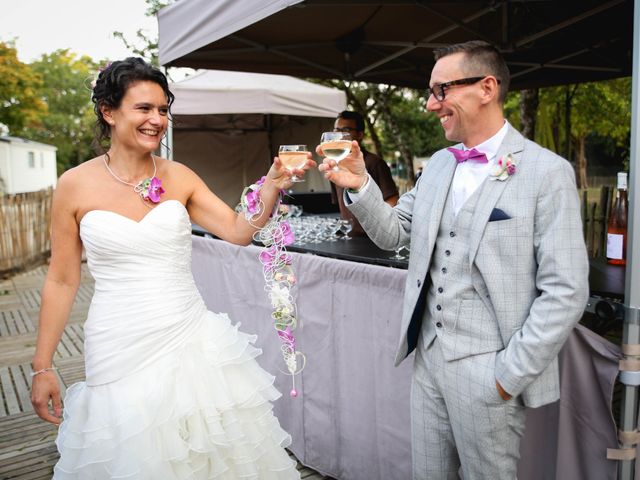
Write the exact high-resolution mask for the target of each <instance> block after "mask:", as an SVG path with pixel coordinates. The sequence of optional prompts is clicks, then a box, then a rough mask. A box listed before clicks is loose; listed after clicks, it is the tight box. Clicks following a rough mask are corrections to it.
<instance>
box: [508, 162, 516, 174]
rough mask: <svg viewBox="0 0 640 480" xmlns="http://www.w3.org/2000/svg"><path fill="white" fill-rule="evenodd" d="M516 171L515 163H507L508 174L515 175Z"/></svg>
mask: <svg viewBox="0 0 640 480" xmlns="http://www.w3.org/2000/svg"><path fill="white" fill-rule="evenodd" d="M514 173H516V166H515V165H514V164H513V163H509V164H508V165H507V174H508V175H513V174H514Z"/></svg>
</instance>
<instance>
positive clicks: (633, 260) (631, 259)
mask: <svg viewBox="0 0 640 480" xmlns="http://www.w3.org/2000/svg"><path fill="white" fill-rule="evenodd" d="M639 45H640V0H635V2H634V14H633V70H632V77H631V82H632V86H631V132H630V133H631V154H630V161H629V217H628V218H629V220H628V224H627V234H628V237H627V267H626V279H625V292H624V302H625V316H624V330H623V334H622V343H623V345H637V344H639V343H640V205H639V204H638V203H639V200H638V199H640V196H639V194H640V168H639V167H640V152H639V151H638V147H639V145H638V140H639V139H640V122H639V121H638V120H639V119H638V115H639V114H640V48H638V46H639ZM623 358H625V359H627V358H629V359H630V360H637V359H639V358H640V357H638V356H633V355H623ZM620 382H621V383H623V384H624V389H623V396H622V407H621V413H620V430H622V431H623V432H632V431H634V430H635V429H636V428H637V426H638V420H637V415H638V385H640V372H637V371H631V372H625V371H623V372H620ZM621 446H622V448H633V449H635V447H636V445H633V444H626V445H625V444H624V443H623V444H622V445H621ZM634 470H635V460H623V461H621V462H620V467H619V468H618V478H619V479H620V480H633V478H634Z"/></svg>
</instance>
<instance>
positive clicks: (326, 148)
mask: <svg viewBox="0 0 640 480" xmlns="http://www.w3.org/2000/svg"><path fill="white" fill-rule="evenodd" d="M320 149H321V150H322V153H323V154H324V156H325V157H327V158H330V159H332V160H335V161H336V163H338V162H340V160H342V159H343V158H345V157H346V156H347V155H349V152H350V151H351V135H350V134H349V133H348V132H324V133H323V134H322V136H321V137H320ZM333 169H334V170H336V171H337V170H338V167H337V166H335V167H333Z"/></svg>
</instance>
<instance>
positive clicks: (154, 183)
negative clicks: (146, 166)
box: [133, 176, 164, 203]
mask: <svg viewBox="0 0 640 480" xmlns="http://www.w3.org/2000/svg"><path fill="white" fill-rule="evenodd" d="M133 190H134V191H135V192H136V193H138V194H139V195H140V196H141V197H142V199H143V200H147V201H150V202H153V203H158V202H159V201H160V195H162V194H163V193H164V188H162V180H160V179H159V178H158V177H155V176H154V177H151V178H145V179H144V180H141V181H140V183H138V184H137V185H136V186H135V187H133Z"/></svg>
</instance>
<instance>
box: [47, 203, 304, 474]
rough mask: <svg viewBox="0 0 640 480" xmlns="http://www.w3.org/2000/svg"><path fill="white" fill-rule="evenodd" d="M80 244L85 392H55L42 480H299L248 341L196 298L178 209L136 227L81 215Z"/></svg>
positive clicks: (98, 213) (158, 210) (161, 211)
mask: <svg viewBox="0 0 640 480" xmlns="http://www.w3.org/2000/svg"><path fill="white" fill-rule="evenodd" d="M80 236H81V238H82V241H83V243H84V246H85V249H86V252H87V260H88V265H89V269H90V271H91V274H92V275H93V277H94V278H95V294H94V296H93V300H92V302H91V307H90V309H89V315H88V318H87V321H86V323H85V329H84V332H85V362H86V364H85V366H86V381H85V382H81V383H76V384H74V385H72V386H71V387H70V388H69V389H68V390H67V395H66V398H65V400H64V418H63V422H62V424H61V426H60V430H59V433H58V438H57V440H56V444H57V446H58V450H59V452H60V454H61V456H60V460H59V462H58V463H57V465H56V466H55V470H54V479H58V480H62V479H82V480H89V479H115V478H117V479H136V480H170V479H194V480H195V479H210V478H215V479H229V480H238V479H247V480H249V479H256V480H257V479H259V480H269V479H294V478H295V479H297V478H300V476H299V474H298V472H297V470H296V465H295V462H294V461H293V460H291V459H290V458H289V456H288V454H287V453H286V451H285V450H284V447H285V446H287V445H288V444H289V443H290V440H291V439H290V437H289V435H288V434H287V433H286V432H284V431H283V430H282V429H281V427H280V425H279V423H278V420H277V419H276V418H275V416H274V415H273V413H272V411H271V403H270V401H273V400H275V399H276V398H278V397H279V395H280V394H279V393H278V391H277V390H276V389H275V388H274V387H273V380H274V379H273V377H272V376H271V375H269V374H267V373H266V372H265V371H264V370H262V369H261V368H260V367H259V366H258V364H257V362H256V361H255V360H254V358H255V357H256V356H258V355H259V354H260V351H259V350H258V349H257V348H255V347H254V346H253V345H252V343H253V341H254V340H255V337H253V336H250V335H246V334H243V333H241V332H239V331H238V329H237V325H232V324H231V322H230V321H229V318H228V317H227V316H226V315H225V314H217V313H212V312H210V311H208V310H207V309H206V307H205V305H204V302H203V300H202V298H201V296H200V294H199V293H198V290H197V289H196V285H195V282H194V280H193V276H192V274H191V224H190V221H189V217H188V214H187V211H186V209H185V207H184V206H183V205H182V204H181V203H180V202H179V201H177V200H167V201H165V202H163V203H161V204H159V205H158V206H157V207H155V208H154V209H153V210H151V211H149V213H148V214H147V216H146V217H144V218H143V219H142V220H141V221H140V222H135V221H133V220H131V219H128V218H126V217H123V216H121V215H119V214H116V213H114V212H109V211H105V210H92V211H90V212H88V213H87V214H86V215H85V216H84V218H83V219H82V221H81V223H80ZM248 274H250V273H248Z"/></svg>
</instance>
